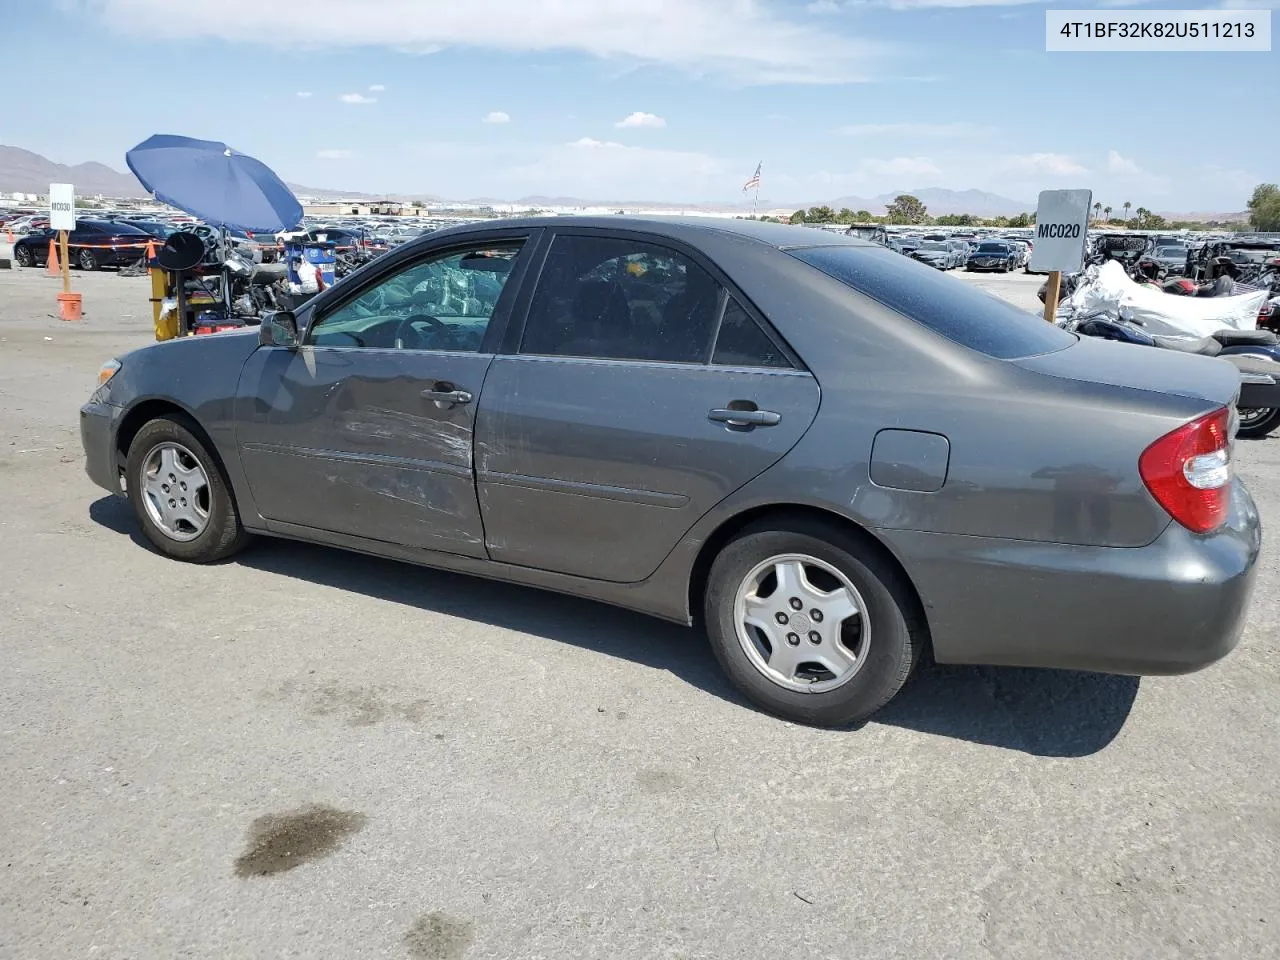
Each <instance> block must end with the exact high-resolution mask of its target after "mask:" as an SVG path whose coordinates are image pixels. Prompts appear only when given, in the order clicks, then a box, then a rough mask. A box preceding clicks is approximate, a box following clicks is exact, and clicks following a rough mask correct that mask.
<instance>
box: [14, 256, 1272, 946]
mask: <svg viewBox="0 0 1280 960" xmlns="http://www.w3.org/2000/svg"><path fill="white" fill-rule="evenodd" d="M3 255H4V254H3V252H2V251H0V256H3ZM959 276H961V278H962V279H963V280H964V281H965V282H973V283H977V284H979V285H980V286H983V287H986V288H988V289H991V290H993V291H994V292H996V293H998V294H1000V295H1002V296H1008V297H1010V298H1011V299H1014V300H1015V301H1016V302H1018V303H1021V304H1023V305H1024V306H1027V307H1029V308H1034V306H1035V305H1036V301H1035V290H1036V287H1037V286H1038V285H1039V282H1040V278H1038V277H1025V276H1024V275H1021V274H1014V275H1012V276H1009V277H1001V276H983V277H980V278H975V277H965V276H964V275H963V274H960V275H959ZM56 289H57V281H55V280H52V279H49V278H46V277H45V276H44V275H43V272H42V271H36V270H28V271H16V270H15V271H9V272H4V271H0V542H2V543H3V558H4V560H3V575H0V603H2V604H3V609H4V616H3V618H0V757H2V758H3V773H4V775H3V777H0V957H3V958H23V960H36V958H57V960H65V958H72V957H104V958H117V957H119V958H170V957H187V958H211V960H212V958H217V960H225V958H238V960H243V958H259V957H262V958H266V957H316V958H383V957H386V958H408V960H424V958H428V960H457V958H463V957H467V958H481V957H487V958H530V960H532V958H548V960H571V958H593V960H594V958H655V960H656V958H712V957H715V958H720V957H724V958H792V957H804V958H815V960H817V958H838V960H848V958H852V957H875V958H899V957H900V958H910V960H921V958H932V957H938V958H942V957H947V958H969V957H973V958H1017V960H1026V958H1059V957H1098V958H1108V960H1112V958H1127V957H1160V958H1163V957H1187V958H1203V957H1230V958H1260V957H1278V956H1280V872H1278V869H1277V864H1280V805H1278V803H1277V799H1276V797H1277V795H1278V794H1280V764H1277V761H1276V756H1277V753H1276V750H1277V742H1278V738H1277V734H1278V733H1280V724H1278V722H1277V709H1276V704H1277V702H1280V659H1278V658H1277V653H1278V650H1277V645H1278V643H1280V634H1278V633H1277V617H1278V615H1280V607H1278V605H1277V600H1276V597H1277V592H1278V591H1280V576H1278V573H1277V566H1276V563H1275V561H1274V558H1273V554H1272V553H1271V552H1270V551H1268V553H1267V554H1266V555H1265V556H1264V560H1263V566H1262V570H1261V572H1260V576H1259V578H1258V584H1257V592H1256V596H1255V601H1254V606H1253V610H1252V615H1251V617H1250V619H1249V625H1248V629H1247V631H1246V633H1245V636H1244V639H1243V641H1242V643H1241V646H1240V647H1239V648H1238V649H1237V650H1236V651H1235V652H1234V653H1233V654H1232V655H1231V656H1230V657H1228V658H1227V659H1226V660H1224V661H1223V662H1221V663H1220V664H1218V665H1215V666H1214V667H1212V668H1210V669H1208V670H1205V671H1203V672H1200V673H1197V674H1193V675H1191V676H1186V677H1177V678H1156V679H1143V680H1141V681H1138V680H1136V679H1132V678H1122V677H1110V676H1095V675H1087V674H1075V673H1057V672H1048V671H1045V672H1037V671H1030V670H1006V669H960V668H938V667H933V668H929V669H925V670H923V671H921V673H919V674H918V675H917V676H916V677H915V678H914V679H913V680H912V681H911V683H910V684H909V686H908V687H907V689H906V690H905V691H904V692H903V694H902V695H901V696H900V697H899V698H898V699H897V700H896V701H895V702H894V703H893V704H891V705H890V707H889V708H888V709H886V710H885V711H883V713H881V714H880V715H879V716H878V717H876V718H875V719H874V720H873V721H872V722H870V723H867V724H866V725H865V726H863V727H862V728H861V729H857V730H846V731H821V730H813V729H807V728H804V727H799V726H794V725H791V724H788V723H784V722H781V721H778V720H775V719H773V718H770V717H767V716H764V715H762V714H760V713H758V712H756V711H754V710H752V709H750V708H749V707H747V706H745V705H744V704H743V703H742V702H741V700H740V699H739V698H738V697H737V696H736V695H735V694H734V693H733V692H732V691H731V690H730V689H729V688H728V686H727V685H726V683H725V682H724V680H723V679H722V678H721V676H720V674H719V672H718V670H717V668H716V665H715V663H714V662H713V660H712V658H711V656H710V654H709V652H708V651H707V648H706V645H705V642H704V640H703V639H702V638H701V637H700V636H699V635H697V634H696V633H694V632H692V631H688V630H683V629H680V628H677V627H673V626H669V625H666V624H662V623H659V622H657V621H653V620H649V619H646V618H644V617H641V616H637V615H633V614H629V613H624V612H620V611H616V610H613V609H610V608H607V607H603V606H598V605H595V604H591V603H587V602H584V601H578V600H573V599H567V598H564V597H558V596H552V595H549V594H543V593H538V592H535V591H532V590H526V589H522V588H517V587H509V586H503V585H499V584H494V583H488V582H484V581H480V580H473V579H468V578H466V577H461V576H454V575H449V574H444V573H437V572H432V571H429V570H423V569H417V568H413V567H409V566H403V565H398V564H395V563H390V562H382V561H378V560H373V559H369V558H367V557H362V556H356V555H351V554H344V553H341V552H338V551H333V550H326V549H321V548H318V547H312V546H303V545H297V544H290V543H284V542H270V541H264V542H261V543H258V544H257V545H256V546H254V547H253V548H252V549H250V550H249V551H247V552H245V553H244V554H242V555H241V556H240V557H239V558H237V559H236V560H234V561H232V562H229V563H226V564H222V565H218V566H213V567H205V568H200V567H192V566H184V565H182V564H178V563H173V562H170V561H167V560H164V559H161V558H160V557H159V556H158V555H156V554H155V553H153V552H152V551H151V550H149V549H147V548H146V547H145V546H144V545H143V543H142V542H141V540H140V537H139V535H138V532H137V527H136V525H135V523H134V520H133V518H132V516H131V514H130V512H129V509H128V508H127V506H126V505H125V504H124V503H122V502H121V501H120V500H118V499H113V498H112V497H110V496H108V495H107V494H105V493H104V492H103V491H101V490H99V489H97V488H96V487H94V486H93V485H92V484H90V482H89V481H88V480H87V479H86V478H85V475H84V468H83V463H82V457H81V451H80V446H79V439H78V434H77V408H78V406H79V405H80V403H81V402H83V400H84V398H85V397H86V396H87V395H88V394H89V392H90V391H91V390H92V388H93V386H94V382H95V381H94V378H95V374H96V372H97V369H98V366H99V364H100V362H101V361H103V360H105V359H107V358H109V357H111V356H113V355H115V354H117V353H120V352H122V351H125V350H128V349H130V348H132V347H135V346H140V345H142V344H145V343H147V342H149V340H150V337H151V332H150V319H149V314H148V308H147V303H146V297H147V293H146V281H145V280H144V279H124V278H120V277H117V276H115V275H114V274H111V273H97V274H88V275H86V274H79V273H77V274H75V289H77V290H79V291H81V292H82V293H83V295H84V303H85V319H84V320H83V322H81V323H79V324H71V323H64V322H61V321H59V320H57V319H55V317H54V314H55V313H56V311H55V309H54V299H53V296H54V292H55V290H56ZM1238 463H1239V469H1240V472H1241V473H1242V474H1243V476H1244V477H1245V479H1246V481H1247V482H1248V484H1249V485H1250V487H1251V489H1252V490H1253V493H1254V495H1255V497H1256V498H1257V499H1258V501H1259V505H1260V507H1261V510H1262V513H1263V516H1264V519H1265V520H1266V521H1268V522H1270V521H1271V520H1272V518H1275V517H1277V516H1280V487H1278V486H1277V479H1278V478H1280V439H1272V440H1266V441H1258V442H1252V443H1250V442H1241V443H1240V444H1239V446H1238ZM1011 629H1016V625H1011Z"/></svg>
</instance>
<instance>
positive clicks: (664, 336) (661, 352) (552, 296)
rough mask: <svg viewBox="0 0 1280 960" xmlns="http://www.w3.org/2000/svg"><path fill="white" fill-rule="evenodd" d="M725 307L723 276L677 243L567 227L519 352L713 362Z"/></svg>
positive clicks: (542, 278) (547, 269)
mask: <svg viewBox="0 0 1280 960" xmlns="http://www.w3.org/2000/svg"><path fill="white" fill-rule="evenodd" d="M720 306H721V288H720V285H719V284H718V283H717V282H716V280H715V279H714V278H713V277H712V276H711V275H710V274H709V273H707V271H705V270H704V269H702V267H700V266H698V265H697V264H696V263H694V262H693V261H692V260H690V259H689V258H688V257H686V256H684V255H683V254H681V253H679V252H677V251H675V250H672V249H670V248H668V247H663V246H659V245H657V244H654V243H648V242H645V241H643V240H633V239H623V238H621V237H599V236H585V235H584V236H575V235H572V234H562V235H560V236H557V237H556V238H555V241H554V242H553V243H552V245H551V250H550V252H549V253H548V254H547V260H546V263H545V265H544V266H543V268H542V274H541V276H540V277H539V279H538V287H537V290H536V291H535V292H534V296H533V302H532V303H531V304H530V306H529V316H528V320H527V321H526V324H525V330H524V337H523V339H522V341H521V344H520V352H521V353H525V354H539V355H544V356H558V357H592V358H597V359H606V360H648V361H656V362H661V363H706V362H707V359H708V355H709V354H710V352H711V337H712V334H713V333H714V331H715V325H716V319H717V317H718V316H719V312H720Z"/></svg>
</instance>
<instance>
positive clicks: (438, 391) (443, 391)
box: [422, 383, 472, 404]
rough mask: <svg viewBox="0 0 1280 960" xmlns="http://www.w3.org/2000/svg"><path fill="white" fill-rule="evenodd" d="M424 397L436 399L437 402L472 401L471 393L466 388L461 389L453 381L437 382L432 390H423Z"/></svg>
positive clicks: (425, 398)
mask: <svg viewBox="0 0 1280 960" xmlns="http://www.w3.org/2000/svg"><path fill="white" fill-rule="evenodd" d="M422 397H423V399H424V400H434V401H435V402H436V403H449V404H454V403H470V402H471V399H472V397H471V394H470V393H468V392H467V391H466V390H459V389H458V388H457V387H455V386H454V385H453V384H451V383H437V384H436V385H435V386H434V387H432V388H431V389H430V390H423V391H422Z"/></svg>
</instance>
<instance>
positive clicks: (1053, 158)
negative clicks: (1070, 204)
mask: <svg viewBox="0 0 1280 960" xmlns="http://www.w3.org/2000/svg"><path fill="white" fill-rule="evenodd" d="M1004 168H1005V170H1007V171H1009V172H1010V173H1017V174H1027V175H1031V176H1047V177H1072V176H1076V175H1078V174H1082V173H1088V172H1089V171H1088V170H1087V169H1085V168H1084V167H1082V166H1081V165H1080V164H1079V163H1077V162H1076V161H1075V159H1074V158H1072V157H1069V156H1067V155H1066V154H1063V153H1023V154H1015V155H1014V156H1011V157H1006V158H1005V162H1004Z"/></svg>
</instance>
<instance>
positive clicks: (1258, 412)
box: [1236, 407, 1280, 440]
mask: <svg viewBox="0 0 1280 960" xmlns="http://www.w3.org/2000/svg"><path fill="white" fill-rule="evenodd" d="M1238 412H1239V414H1240V426H1239V427H1238V428H1237V429H1236V436H1237V437H1243V438H1244V439H1246V440H1257V439H1258V438H1259V437H1265V436H1267V434H1269V433H1271V432H1272V431H1273V430H1275V429H1276V427H1280V407H1240V408H1239V410H1238Z"/></svg>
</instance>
